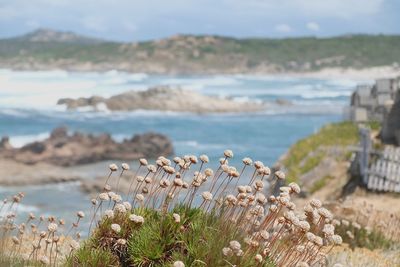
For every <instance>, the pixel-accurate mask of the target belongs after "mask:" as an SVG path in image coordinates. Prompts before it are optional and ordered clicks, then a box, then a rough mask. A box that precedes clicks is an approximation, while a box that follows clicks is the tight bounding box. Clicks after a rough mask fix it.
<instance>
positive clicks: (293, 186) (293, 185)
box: [289, 182, 301, 194]
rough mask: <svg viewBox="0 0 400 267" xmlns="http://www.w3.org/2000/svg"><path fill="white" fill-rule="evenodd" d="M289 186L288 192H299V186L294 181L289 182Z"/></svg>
mask: <svg viewBox="0 0 400 267" xmlns="http://www.w3.org/2000/svg"><path fill="white" fill-rule="evenodd" d="M289 187H290V193H296V194H299V193H300V191H301V190H300V186H299V185H298V184H296V183H294V182H292V183H290V184H289Z"/></svg>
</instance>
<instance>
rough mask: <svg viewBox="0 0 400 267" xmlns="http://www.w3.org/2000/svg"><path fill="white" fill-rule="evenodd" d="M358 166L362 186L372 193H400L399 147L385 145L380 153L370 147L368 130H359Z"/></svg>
mask: <svg viewBox="0 0 400 267" xmlns="http://www.w3.org/2000/svg"><path fill="white" fill-rule="evenodd" d="M360 137H361V139H360V148H359V149H358V153H359V155H358V165H359V168H360V175H361V178H362V182H363V184H364V185H365V186H366V187H367V188H368V189H369V190H373V191H379V192H396V193H400V147H395V146H391V145H385V146H384V149H383V150H382V151H378V150H374V149H372V146H371V139H370V133H369V130H368V129H365V128H362V129H360Z"/></svg>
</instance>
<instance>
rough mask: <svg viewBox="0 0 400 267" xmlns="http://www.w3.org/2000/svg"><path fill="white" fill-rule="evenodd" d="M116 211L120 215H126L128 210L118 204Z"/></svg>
mask: <svg viewBox="0 0 400 267" xmlns="http://www.w3.org/2000/svg"><path fill="white" fill-rule="evenodd" d="M114 210H115V211H116V212H118V213H126V208H125V206H124V205H123V204H117V205H115V208H114Z"/></svg>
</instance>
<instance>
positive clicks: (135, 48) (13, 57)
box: [0, 30, 400, 72]
mask: <svg viewBox="0 0 400 267" xmlns="http://www.w3.org/2000/svg"><path fill="white" fill-rule="evenodd" d="M398 62H400V36H387V35H374V36H372V35H352V36H340V37H332V38H314V37H304V38H288V39H234V38H225V37H218V36H189V35H182V36H174V37H171V38H167V39H162V40H157V41H148V42H139V43H118V42H109V41H101V40H97V39H91V38H87V37H81V36H78V35H74V34H72V33H67V34H65V33H58V32H54V31H49V30H40V31H37V32H33V33H30V34H28V35H25V36H22V37H16V38H11V39H3V40H0V67H11V68H38V69H42V68H51V67H59V68H71V69H76V68H77V69H80V68H93V69H110V68H115V69H122V70H127V71H130V70H134V71H150V72H170V71H172V72H212V71H221V72H240V71H252V70H266V71H271V72H280V71H312V70H319V69H323V68H326V67H354V68H366V67H372V66H383V65H392V64H393V63H398ZM83 64H86V65H83Z"/></svg>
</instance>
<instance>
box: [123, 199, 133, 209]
mask: <svg viewBox="0 0 400 267" xmlns="http://www.w3.org/2000/svg"><path fill="white" fill-rule="evenodd" d="M122 205H124V206H125V208H126V210H127V211H128V210H129V211H130V210H131V209H132V205H131V203H129V202H128V201H125V202H123V203H122Z"/></svg>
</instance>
